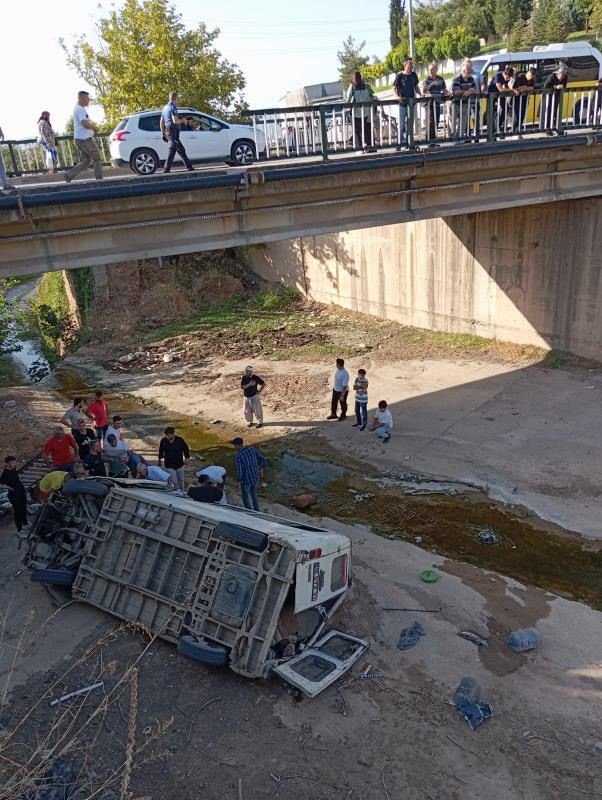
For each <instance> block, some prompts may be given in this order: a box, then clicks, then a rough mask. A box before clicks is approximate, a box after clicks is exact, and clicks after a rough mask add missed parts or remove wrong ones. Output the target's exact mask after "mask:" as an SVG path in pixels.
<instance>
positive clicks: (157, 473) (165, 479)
mask: <svg viewBox="0 0 602 800" xmlns="http://www.w3.org/2000/svg"><path fill="white" fill-rule="evenodd" d="M136 474H137V476H138V477H139V478H146V479H147V480H149V481H161V483H166V484H167V489H168V491H170V492H173V491H174V489H175V488H176V487H175V484H174V482H173V478H172V477H171V475H170V474H169V472H166V471H165V470H164V469H161V467H153V466H150V465H149V464H145V463H144V462H140V464H138V466H137V468H136Z"/></svg>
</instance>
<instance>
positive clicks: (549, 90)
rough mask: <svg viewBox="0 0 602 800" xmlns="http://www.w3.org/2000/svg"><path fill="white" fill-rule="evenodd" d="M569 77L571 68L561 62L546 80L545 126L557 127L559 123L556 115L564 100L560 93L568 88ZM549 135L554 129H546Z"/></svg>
mask: <svg viewBox="0 0 602 800" xmlns="http://www.w3.org/2000/svg"><path fill="white" fill-rule="evenodd" d="M568 78H569V68H568V67H567V65H566V64H563V63H562V62H560V64H558V69H557V70H556V71H555V72H553V73H552V74H551V75H548V77H547V78H546V80H545V83H544V85H543V87H542V88H543V91H544V96H543V97H542V102H543V103H544V104H545V109H546V117H545V127H546V128H555V127H556V124H557V120H556V115H557V113H558V104H559V103H561V102H562V100H561V99H559V98H560V97H561V95H560V94H559V93H560V92H561V91H562V90H563V89H566V85H567V83H568ZM546 133H547V135H548V136H552V135H553V133H554V132H553V131H551V130H546Z"/></svg>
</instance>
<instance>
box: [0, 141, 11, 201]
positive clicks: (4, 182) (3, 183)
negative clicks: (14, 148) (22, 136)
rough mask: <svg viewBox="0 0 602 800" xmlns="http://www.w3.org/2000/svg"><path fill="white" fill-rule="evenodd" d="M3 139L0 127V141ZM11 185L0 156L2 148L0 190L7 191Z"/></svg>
mask: <svg viewBox="0 0 602 800" xmlns="http://www.w3.org/2000/svg"><path fill="white" fill-rule="evenodd" d="M3 141H4V134H3V133H2V128H0V143H2V142H3ZM12 188H13V187H12V186H11V185H10V183H9V182H8V176H7V174H6V168H5V166H4V159H3V158H2V150H1V149H0V191H3V192H8V191H10V190H11V189H12Z"/></svg>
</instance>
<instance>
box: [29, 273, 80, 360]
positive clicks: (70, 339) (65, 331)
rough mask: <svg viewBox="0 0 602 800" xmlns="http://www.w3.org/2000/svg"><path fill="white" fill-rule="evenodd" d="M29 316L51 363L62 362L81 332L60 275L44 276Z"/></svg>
mask: <svg viewBox="0 0 602 800" xmlns="http://www.w3.org/2000/svg"><path fill="white" fill-rule="evenodd" d="M28 316H29V323H30V327H31V328H32V329H33V330H34V331H35V332H36V333H37V335H38V337H39V340H40V344H41V346H42V352H43V353H44V355H45V356H46V358H47V359H48V361H49V363H50V364H54V363H56V362H57V361H58V359H59V358H60V356H61V353H62V352H63V349H71V348H73V347H74V346H75V344H76V343H77V330H76V329H75V325H74V321H73V319H72V317H71V314H70V313H69V303H68V300H67V293H66V292H65V285H64V283H63V276H62V274H61V273H60V272H47V273H46V274H44V275H43V276H42V277H41V279H40V281H39V283H38V289H37V293H36V296H35V297H34V299H33V300H32V302H31V304H30V311H29V315H28Z"/></svg>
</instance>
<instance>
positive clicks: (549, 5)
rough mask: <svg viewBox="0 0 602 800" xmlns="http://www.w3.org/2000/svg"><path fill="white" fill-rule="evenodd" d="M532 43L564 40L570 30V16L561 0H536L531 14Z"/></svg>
mask: <svg viewBox="0 0 602 800" xmlns="http://www.w3.org/2000/svg"><path fill="white" fill-rule="evenodd" d="M531 29H532V31H533V43H534V44H549V43H550V42H564V41H565V39H566V37H567V36H568V34H569V33H570V30H571V23H570V17H569V14H568V9H567V5H566V3H564V2H563V0H538V3H537V5H536V6H535V7H534V9H533V14H532V16H531Z"/></svg>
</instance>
